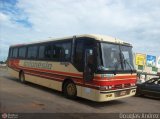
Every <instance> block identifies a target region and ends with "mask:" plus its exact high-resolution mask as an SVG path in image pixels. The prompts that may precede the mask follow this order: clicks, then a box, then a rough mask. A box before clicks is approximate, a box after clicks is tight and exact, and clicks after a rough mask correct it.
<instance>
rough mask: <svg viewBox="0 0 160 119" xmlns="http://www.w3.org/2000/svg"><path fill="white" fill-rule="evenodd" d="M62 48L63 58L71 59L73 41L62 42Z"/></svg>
mask: <svg viewBox="0 0 160 119" xmlns="http://www.w3.org/2000/svg"><path fill="white" fill-rule="evenodd" d="M62 50H63V53H64V55H63V57H62V59H65V61H70V59H71V42H64V43H63V44H62Z"/></svg>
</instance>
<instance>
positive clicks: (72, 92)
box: [64, 81, 77, 99]
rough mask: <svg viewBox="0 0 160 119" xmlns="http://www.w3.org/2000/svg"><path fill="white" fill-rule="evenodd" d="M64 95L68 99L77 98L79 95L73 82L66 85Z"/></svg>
mask: <svg viewBox="0 0 160 119" xmlns="http://www.w3.org/2000/svg"><path fill="white" fill-rule="evenodd" d="M64 94H65V96H66V97H68V98H72V99H73V98H75V97H76V95H77V89H76V85H75V84H74V83H73V82H71V81H69V82H66V84H65V85H64Z"/></svg>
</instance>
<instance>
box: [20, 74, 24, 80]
mask: <svg viewBox="0 0 160 119" xmlns="http://www.w3.org/2000/svg"><path fill="white" fill-rule="evenodd" d="M20 78H21V82H24V76H23V74H21V76H20Z"/></svg>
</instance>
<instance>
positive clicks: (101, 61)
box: [94, 42, 136, 102]
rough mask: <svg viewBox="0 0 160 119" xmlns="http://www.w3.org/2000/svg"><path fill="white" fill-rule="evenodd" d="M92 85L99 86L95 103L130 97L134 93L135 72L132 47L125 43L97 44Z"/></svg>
mask: <svg viewBox="0 0 160 119" xmlns="http://www.w3.org/2000/svg"><path fill="white" fill-rule="evenodd" d="M97 54H99V55H97V62H98V63H97V70H96V73H95V74H96V75H95V77H94V84H96V85H98V86H99V90H97V91H95V92H96V101H99V102H101V101H108V100H115V99H120V98H125V97H130V96H133V95H135V93H136V86H135V83H136V70H135V68H134V63H133V53H132V46H131V45H130V44H127V43H124V42H123V43H111V42H99V50H98V53H97Z"/></svg>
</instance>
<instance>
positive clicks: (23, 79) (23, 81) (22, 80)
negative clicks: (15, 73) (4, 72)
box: [19, 71, 25, 83]
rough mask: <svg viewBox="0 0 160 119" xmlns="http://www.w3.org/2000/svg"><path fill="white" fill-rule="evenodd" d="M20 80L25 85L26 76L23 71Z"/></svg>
mask: <svg viewBox="0 0 160 119" xmlns="http://www.w3.org/2000/svg"><path fill="white" fill-rule="evenodd" d="M19 79H20V81H21V83H25V76H24V73H23V71H22V72H20V75H19Z"/></svg>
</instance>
